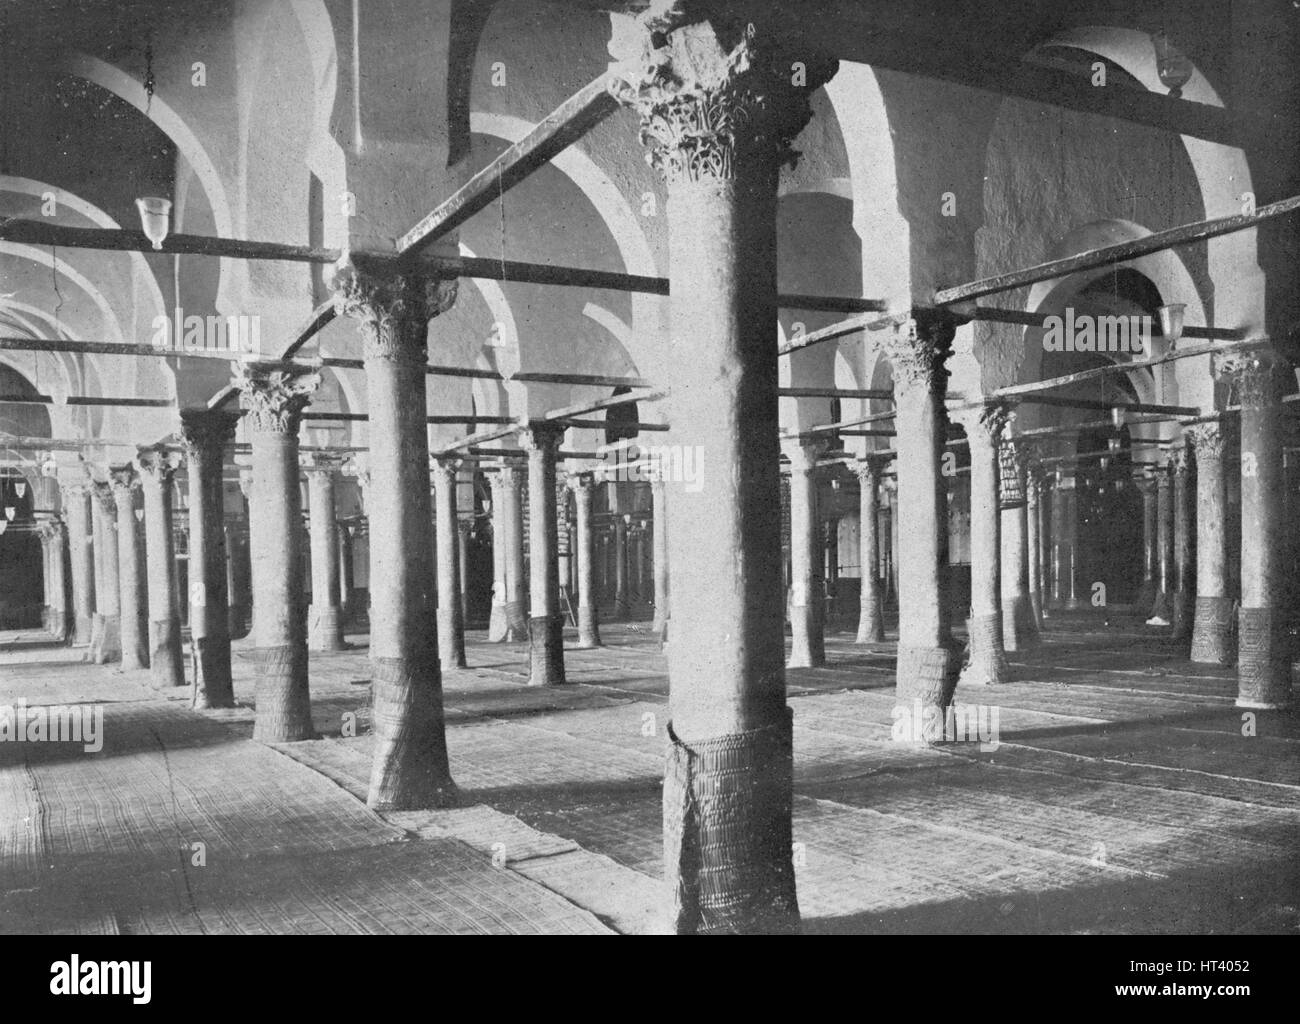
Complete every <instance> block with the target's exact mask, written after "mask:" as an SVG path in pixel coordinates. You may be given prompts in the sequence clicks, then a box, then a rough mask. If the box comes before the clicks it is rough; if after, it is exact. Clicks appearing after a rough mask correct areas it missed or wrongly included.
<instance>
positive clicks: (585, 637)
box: [578, 604, 604, 648]
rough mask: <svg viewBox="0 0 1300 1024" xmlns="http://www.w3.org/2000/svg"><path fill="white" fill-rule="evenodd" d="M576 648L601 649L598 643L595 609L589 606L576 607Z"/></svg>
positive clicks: (600, 644)
mask: <svg viewBox="0 0 1300 1024" xmlns="http://www.w3.org/2000/svg"><path fill="white" fill-rule="evenodd" d="M578 646H579V647H582V648H591V647H602V646H604V645H603V644H602V643H601V642H600V620H599V617H598V616H597V615H596V609H595V608H593V607H591V605H589V604H580V605H578Z"/></svg>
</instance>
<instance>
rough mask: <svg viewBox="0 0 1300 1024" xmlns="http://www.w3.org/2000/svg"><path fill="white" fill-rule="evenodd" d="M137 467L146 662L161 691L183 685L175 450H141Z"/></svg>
mask: <svg viewBox="0 0 1300 1024" xmlns="http://www.w3.org/2000/svg"><path fill="white" fill-rule="evenodd" d="M135 461H136V466H137V467H138V468H139V470H140V479H141V482H142V484H143V487H144V527H145V550H146V558H145V562H146V565H147V575H148V584H149V666H150V668H151V669H152V671H153V685H154V686H156V687H158V688H159V689H162V688H165V687H173V686H184V685H185V662H184V660H183V657H182V654H181V615H180V607H179V597H178V595H177V588H176V542H175V539H174V538H173V536H172V477H173V475H174V474H175V472H176V470H177V468H178V467H179V466H180V464H181V457H180V455H179V454H178V453H176V452H169V451H167V450H166V449H165V448H162V447H155V448H142V449H140V453H139V455H137V456H136V460H135Z"/></svg>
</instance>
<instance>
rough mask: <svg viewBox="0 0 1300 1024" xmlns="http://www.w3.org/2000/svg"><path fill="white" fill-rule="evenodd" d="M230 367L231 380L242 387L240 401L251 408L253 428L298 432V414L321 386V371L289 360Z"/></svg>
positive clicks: (280, 432)
mask: <svg viewBox="0 0 1300 1024" xmlns="http://www.w3.org/2000/svg"><path fill="white" fill-rule="evenodd" d="M231 368H232V369H233V370H234V374H235V375H234V377H233V378H232V379H231V383H232V384H234V385H235V387H237V388H238V389H239V404H240V405H241V406H243V408H245V409H247V410H248V413H249V421H250V426H251V427H252V429H253V431H254V432H255V433H259V434H293V435H296V434H297V433H298V422H299V417H300V416H301V415H302V411H303V409H305V408H306V407H307V403H308V401H310V400H311V395H312V392H313V391H315V390H316V389H317V388H318V387H319V386H320V382H321V378H320V374H319V373H317V372H316V371H315V370H313V369H311V368H309V367H303V366H292V365H289V364H287V363H231Z"/></svg>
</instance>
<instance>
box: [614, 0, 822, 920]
mask: <svg viewBox="0 0 1300 1024" xmlns="http://www.w3.org/2000/svg"><path fill="white" fill-rule="evenodd" d="M716 13H721V17H720V18H719V20H718V21H717V22H716V23H714V22H710V21H707V20H704V21H701V20H694V19H707V18H709V17H710V16H711V15H715V14H716ZM777 17H778V16H777V14H776V12H775V9H774V8H773V9H766V8H765V14H764V17H762V18H758V17H756V18H755V19H754V22H758V24H755V23H753V22H747V19H746V18H745V17H741V18H740V20H739V25H740V28H741V30H740V31H738V32H737V31H736V27H737V23H736V22H735V21H734V20H733V18H732V12H731V11H730V10H729V9H728V8H727V6H726V5H721V4H716V3H707V2H706V3H703V4H698V5H692V6H691V7H690V10H689V11H687V9H686V6H685V5H673V6H668V5H665V4H659V5H656V6H654V7H652V8H651V9H650V10H649V11H647V12H646V13H645V14H644V15H643V16H642V20H641V25H642V28H643V30H644V31H643V32H642V33H640V34H639V36H638V38H639V39H640V42H641V43H642V45H643V48H644V50H643V52H641V53H639V54H636V55H630V54H629V55H628V56H629V57H634V59H633V60H630V61H629V63H627V64H624V65H623V67H624V68H627V69H630V68H636V69H639V70H637V71H632V70H627V72H626V73H627V75H628V77H627V78H625V79H621V80H620V82H619V83H618V84H616V85H615V87H614V90H615V93H616V95H618V96H619V97H620V99H621V100H622V101H623V102H625V103H628V104H630V105H632V106H634V107H635V108H636V109H637V111H638V113H639V114H640V116H641V128H642V139H643V140H644V141H645V142H646V143H647V144H648V145H649V147H650V153H649V159H650V161H651V163H652V164H653V165H654V166H655V167H656V168H657V169H659V170H660V171H661V172H662V173H663V175H664V176H665V178H666V179H667V184H668V197H669V198H668V236H669V279H670V281H671V288H672V309H671V325H670V331H669V338H670V339H671V342H670V346H669V351H668V352H666V358H665V369H666V372H667V373H668V377H669V380H668V381H667V383H669V384H670V385H671V386H673V392H672V397H671V399H670V406H671V409H670V420H671V422H672V424H673V440H674V442H675V443H680V444H683V445H688V446H691V447H692V448H693V449H694V450H696V451H698V452H700V453H703V454H704V456H705V457H706V458H707V459H708V465H710V466H712V467H713V468H712V469H708V468H707V467H706V469H705V472H704V473H703V474H702V476H703V481H702V484H703V485H702V486H700V487H699V488H698V490H694V491H692V490H688V489H686V488H685V487H678V486H676V485H674V487H673V493H672V494H671V495H670V496H669V501H670V502H671V505H672V509H673V512H672V516H673V524H672V529H671V530H670V531H669V534H668V558H669V564H670V565H674V566H681V567H689V571H682V572H681V573H679V574H678V575H677V576H676V578H675V580H674V586H673V593H672V601H673V641H672V643H671V644H669V645H668V670H669V686H670V693H669V703H670V708H671V714H672V719H671V723H670V725H669V728H668V736H669V739H670V742H671V744H672V746H671V747H670V751H669V756H668V765H667V774H666V777H665V781H664V836H665V844H664V845H665V854H666V860H667V871H666V880H667V882H668V884H669V891H670V893H672V900H673V907H672V921H673V926H674V928H675V929H676V930H677V931H678V932H681V933H696V932H702V933H717V932H791V931H795V930H797V928H798V922H799V910H798V902H797V900H796V897H795V886H794V870H793V866H792V864H791V859H790V843H791V801H792V795H791V774H792V765H791V761H792V728H791V715H790V710H789V708H788V706H787V705H786V700H785V676H784V672H783V671H782V668H781V661H782V657H783V654H784V632H785V631H784V628H783V623H782V618H783V615H782V607H781V606H782V598H783V589H784V588H783V586H782V553H781V513H780V509H781V481H780V466H779V463H778V455H779V452H778V440H777V435H778V416H777V404H778V403H777V352H776V340H775V331H774V329H773V324H774V323H775V322H776V259H775V253H776V193H777V180H778V171H779V168H780V166H781V165H782V164H783V163H785V162H788V161H789V160H791V159H793V158H794V154H793V153H792V151H791V150H790V148H789V145H788V142H789V140H791V139H793V138H794V137H795V136H796V135H798V134H799V131H800V129H801V128H802V127H803V125H804V124H806V123H807V121H808V120H809V118H810V117H811V111H810V108H809V103H808V99H809V96H811V94H812V93H813V92H814V91H815V90H816V89H818V88H820V86H821V85H822V84H823V82H825V81H826V80H827V79H828V78H829V77H830V75H831V74H832V73H833V72H834V68H835V66H836V65H835V64H834V62H831V63H829V64H822V63H821V62H819V61H815V60H814V61H811V62H810V60H809V57H810V55H809V54H808V53H806V52H800V53H799V54H798V55H797V56H796V55H795V53H794V52H782V51H781V46H782V45H783V43H784V40H785V39H787V38H788V37H789V32H788V26H785V25H780V24H777V23H776V22H777ZM795 60H798V61H800V63H799V65H798V67H799V69H800V72H801V73H800V75H799V76H798V77H797V78H793V76H792V75H791V67H792V66H793V62H794V61H795ZM792 81H797V82H798V83H799V84H798V85H794V84H792Z"/></svg>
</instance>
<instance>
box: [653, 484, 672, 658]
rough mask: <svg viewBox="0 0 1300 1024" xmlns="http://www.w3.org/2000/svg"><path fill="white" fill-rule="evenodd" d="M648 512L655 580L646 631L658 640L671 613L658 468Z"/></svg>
mask: <svg viewBox="0 0 1300 1024" xmlns="http://www.w3.org/2000/svg"><path fill="white" fill-rule="evenodd" d="M650 511H651V514H652V515H653V517H654V535H653V537H652V538H651V540H652V544H653V552H652V553H653V558H654V580H655V617H654V622H653V623H652V624H651V627H650V628H651V629H653V630H654V631H655V632H656V633H658V634H659V639H660V640H666V639H667V638H668V617H669V615H670V614H671V605H670V604H669V597H668V484H667V482H666V481H665V480H664V476H663V469H662V467H660V466H656V467H655V469H654V474H653V475H652V476H651V478H650Z"/></svg>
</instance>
